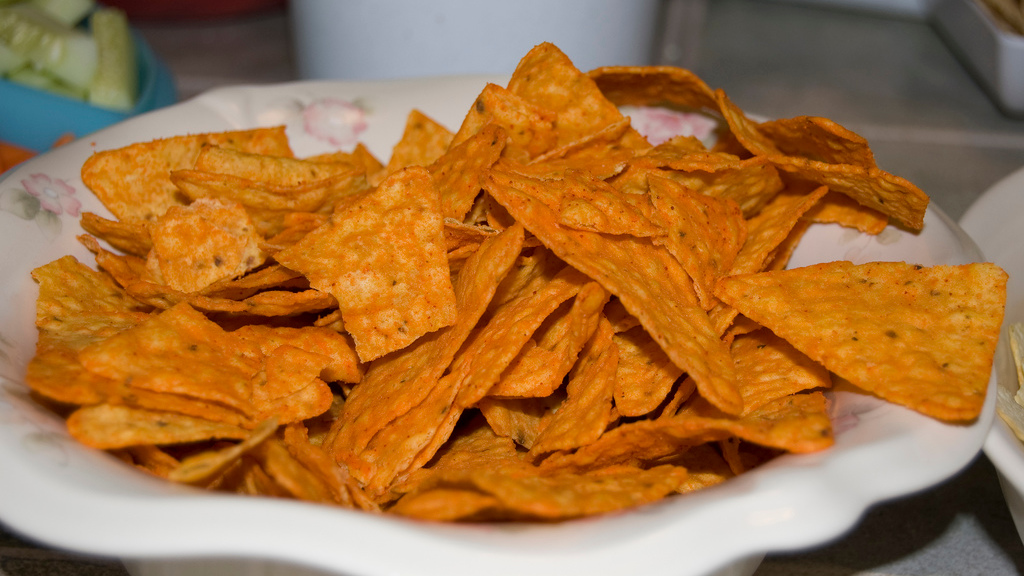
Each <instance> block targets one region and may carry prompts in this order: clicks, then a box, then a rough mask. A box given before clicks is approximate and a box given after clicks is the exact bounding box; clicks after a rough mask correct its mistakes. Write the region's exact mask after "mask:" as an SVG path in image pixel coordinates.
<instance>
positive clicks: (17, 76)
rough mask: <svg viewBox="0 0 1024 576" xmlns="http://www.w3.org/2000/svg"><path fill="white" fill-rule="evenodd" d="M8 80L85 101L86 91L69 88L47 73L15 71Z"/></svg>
mask: <svg viewBox="0 0 1024 576" xmlns="http://www.w3.org/2000/svg"><path fill="white" fill-rule="evenodd" d="M7 79H8V80H10V81H11V82H15V83H17V84H22V85H24V86H30V87H32V88H37V89H39V90H46V91H47V92H50V93H52V94H59V95H61V96H67V97H68V98H74V99H76V100H85V90H83V89H81V88H75V87H73V86H68V85H67V84H65V83H63V82H61V81H60V80H58V79H57V78H54V77H53V76H51V75H49V74H47V73H46V72H43V71H39V70H33V69H32V68H21V69H19V70H15V71H14V72H11V73H10V74H8V75H7Z"/></svg>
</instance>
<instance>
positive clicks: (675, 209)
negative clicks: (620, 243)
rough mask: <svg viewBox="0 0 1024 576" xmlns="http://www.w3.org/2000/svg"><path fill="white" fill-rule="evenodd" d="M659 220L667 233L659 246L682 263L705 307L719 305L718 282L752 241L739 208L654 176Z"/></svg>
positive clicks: (652, 184) (653, 191) (652, 191)
mask: <svg viewBox="0 0 1024 576" xmlns="http://www.w3.org/2000/svg"><path fill="white" fill-rule="evenodd" d="M649 183H650V197H651V202H652V203H653V204H654V208H655V210H656V212H655V214H656V220H657V221H658V222H659V223H660V224H661V225H662V227H663V228H664V229H665V230H666V231H667V234H665V235H664V236H662V237H658V238H655V240H654V243H655V244H659V245H662V246H665V248H667V249H668V251H669V252H671V253H672V255H673V256H674V257H675V258H676V260H678V261H679V263H680V264H682V266H683V268H684V269H685V270H686V272H687V274H689V275H690V278H692V279H693V286H694V289H695V290H696V292H697V297H698V298H700V300H701V304H702V305H703V306H704V309H706V310H710V309H711V307H712V306H713V305H714V295H713V294H712V291H713V290H714V283H715V280H717V279H718V278H719V277H720V276H722V275H723V274H724V273H725V272H726V271H728V270H729V267H730V266H732V264H733V261H735V259H736V255H737V254H738V253H739V251H740V248H741V247H742V246H743V243H744V241H745V240H746V238H747V223H746V221H745V220H744V219H743V213H742V211H741V210H740V207H739V204H737V203H736V202H734V201H732V200H728V199H726V200H719V199H717V198H714V197H711V196H707V195H705V194H700V193H698V192H694V191H691V190H689V189H688V188H685V187H683V186H680V185H679V184H677V183H676V182H674V181H672V180H669V179H667V178H660V177H654V176H652V177H650V178H649Z"/></svg>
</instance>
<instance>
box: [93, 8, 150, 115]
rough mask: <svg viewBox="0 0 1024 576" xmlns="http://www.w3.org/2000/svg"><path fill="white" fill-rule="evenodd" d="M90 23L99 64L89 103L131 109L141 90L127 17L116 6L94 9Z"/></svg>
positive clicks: (117, 108) (133, 43)
mask: <svg viewBox="0 0 1024 576" xmlns="http://www.w3.org/2000/svg"><path fill="white" fill-rule="evenodd" d="M90 23H91V24H92V34H93V38H95V40H96V46H97V48H98V56H99V66H98V67H97V69H96V75H95V76H94V77H93V79H92V84H91V85H90V86H89V102H91V103H92V104H95V105H97V106H103V107H106V108H112V109H115V110H130V109H131V108H132V106H134V105H135V98H136V95H137V93H138V89H139V72H138V64H137V63H136V61H135V42H134V40H133V39H132V32H131V28H130V27H129V26H128V18H127V17H126V16H125V14H124V12H122V11H121V10H118V9H116V8H101V9H99V10H97V11H95V12H93V14H92V17H91V18H90Z"/></svg>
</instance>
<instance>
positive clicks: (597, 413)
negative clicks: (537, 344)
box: [530, 320, 619, 456]
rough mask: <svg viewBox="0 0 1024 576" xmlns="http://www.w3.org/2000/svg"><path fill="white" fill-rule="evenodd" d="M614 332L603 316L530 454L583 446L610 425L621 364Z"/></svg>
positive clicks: (595, 438) (596, 437) (536, 454)
mask: <svg viewBox="0 0 1024 576" xmlns="http://www.w3.org/2000/svg"><path fill="white" fill-rule="evenodd" d="M614 334H615V333H614V331H613V330H612V325H611V323H609V322H608V321H607V320H601V322H600V323H599V324H598V327H597V330H596V331H595V332H594V335H593V336H592V337H591V339H590V341H589V342H588V343H587V346H586V348H584V349H583V352H582V353H581V354H580V359H579V362H577V364H576V366H575V367H574V368H573V371H572V373H570V374H569V377H568V382H567V383H566V398H565V401H563V402H562V403H561V404H560V405H559V406H558V407H557V409H556V410H555V411H554V415H553V417H552V418H551V420H550V421H549V422H548V424H547V425H546V426H545V427H544V429H543V430H542V431H541V433H540V435H539V436H538V437H537V440H536V441H535V442H534V443H533V446H531V447H530V454H531V455H535V456H539V455H543V454H547V453H549V452H553V451H555V450H569V449H573V448H577V447H579V446H584V445H586V444H589V443H591V442H593V441H595V440H597V439H598V438H599V437H600V436H601V434H603V433H604V431H605V430H606V429H607V428H608V424H609V423H610V422H611V421H612V396H613V394H614V390H615V377H616V369H617V368H618V365H619V348H618V345H617V344H616V343H615V340H614V338H613V336H614Z"/></svg>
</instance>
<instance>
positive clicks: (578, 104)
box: [508, 42, 650, 150]
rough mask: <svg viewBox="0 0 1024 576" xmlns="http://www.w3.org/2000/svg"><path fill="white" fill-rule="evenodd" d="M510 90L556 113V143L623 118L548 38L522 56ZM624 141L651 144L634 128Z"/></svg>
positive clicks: (637, 146) (638, 146) (636, 145)
mask: <svg viewBox="0 0 1024 576" xmlns="http://www.w3.org/2000/svg"><path fill="white" fill-rule="evenodd" d="M508 90H509V92H512V93H513V94H516V95H517V96H519V97H521V98H523V99H525V100H526V101H528V102H530V103H532V104H533V105H535V106H540V107H541V108H544V109H546V110H551V111H553V112H554V113H555V114H557V134H558V140H557V142H556V146H562V145H565V144H568V143H570V142H575V141H577V140H579V139H581V138H583V137H585V136H587V135H588V134H591V133H594V132H597V131H599V130H601V129H603V128H605V127H606V126H608V125H609V124H614V123H616V122H618V121H620V120H621V119H622V113H621V112H619V109H618V107H616V105H615V104H613V103H612V102H611V101H610V100H608V99H607V98H605V96H604V94H602V93H601V90H600V89H599V88H598V87H597V84H595V83H594V81H593V80H592V79H590V78H589V77H588V76H587V75H586V74H584V73H582V72H580V71H579V69H578V68H576V66H575V65H573V63H572V61H570V60H569V58H568V56H566V55H565V53H563V52H562V51H561V50H559V49H558V47H556V46H555V45H554V44H551V43H548V42H545V43H542V44H539V45H537V46H535V47H534V48H533V49H532V50H530V52H529V53H527V54H526V56H523V58H522V59H521V60H520V61H519V64H518V65H517V66H516V69H515V71H514V72H513V73H512V77H511V78H510V79H509V82H508ZM623 144H624V145H625V146H627V147H629V148H634V149H637V150H646V149H648V148H650V144H648V143H647V140H646V139H644V137H643V136H641V135H640V134H639V133H638V132H636V131H635V130H633V129H632V128H630V129H629V136H628V137H627V138H626V139H625V140H624V141H623Z"/></svg>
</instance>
